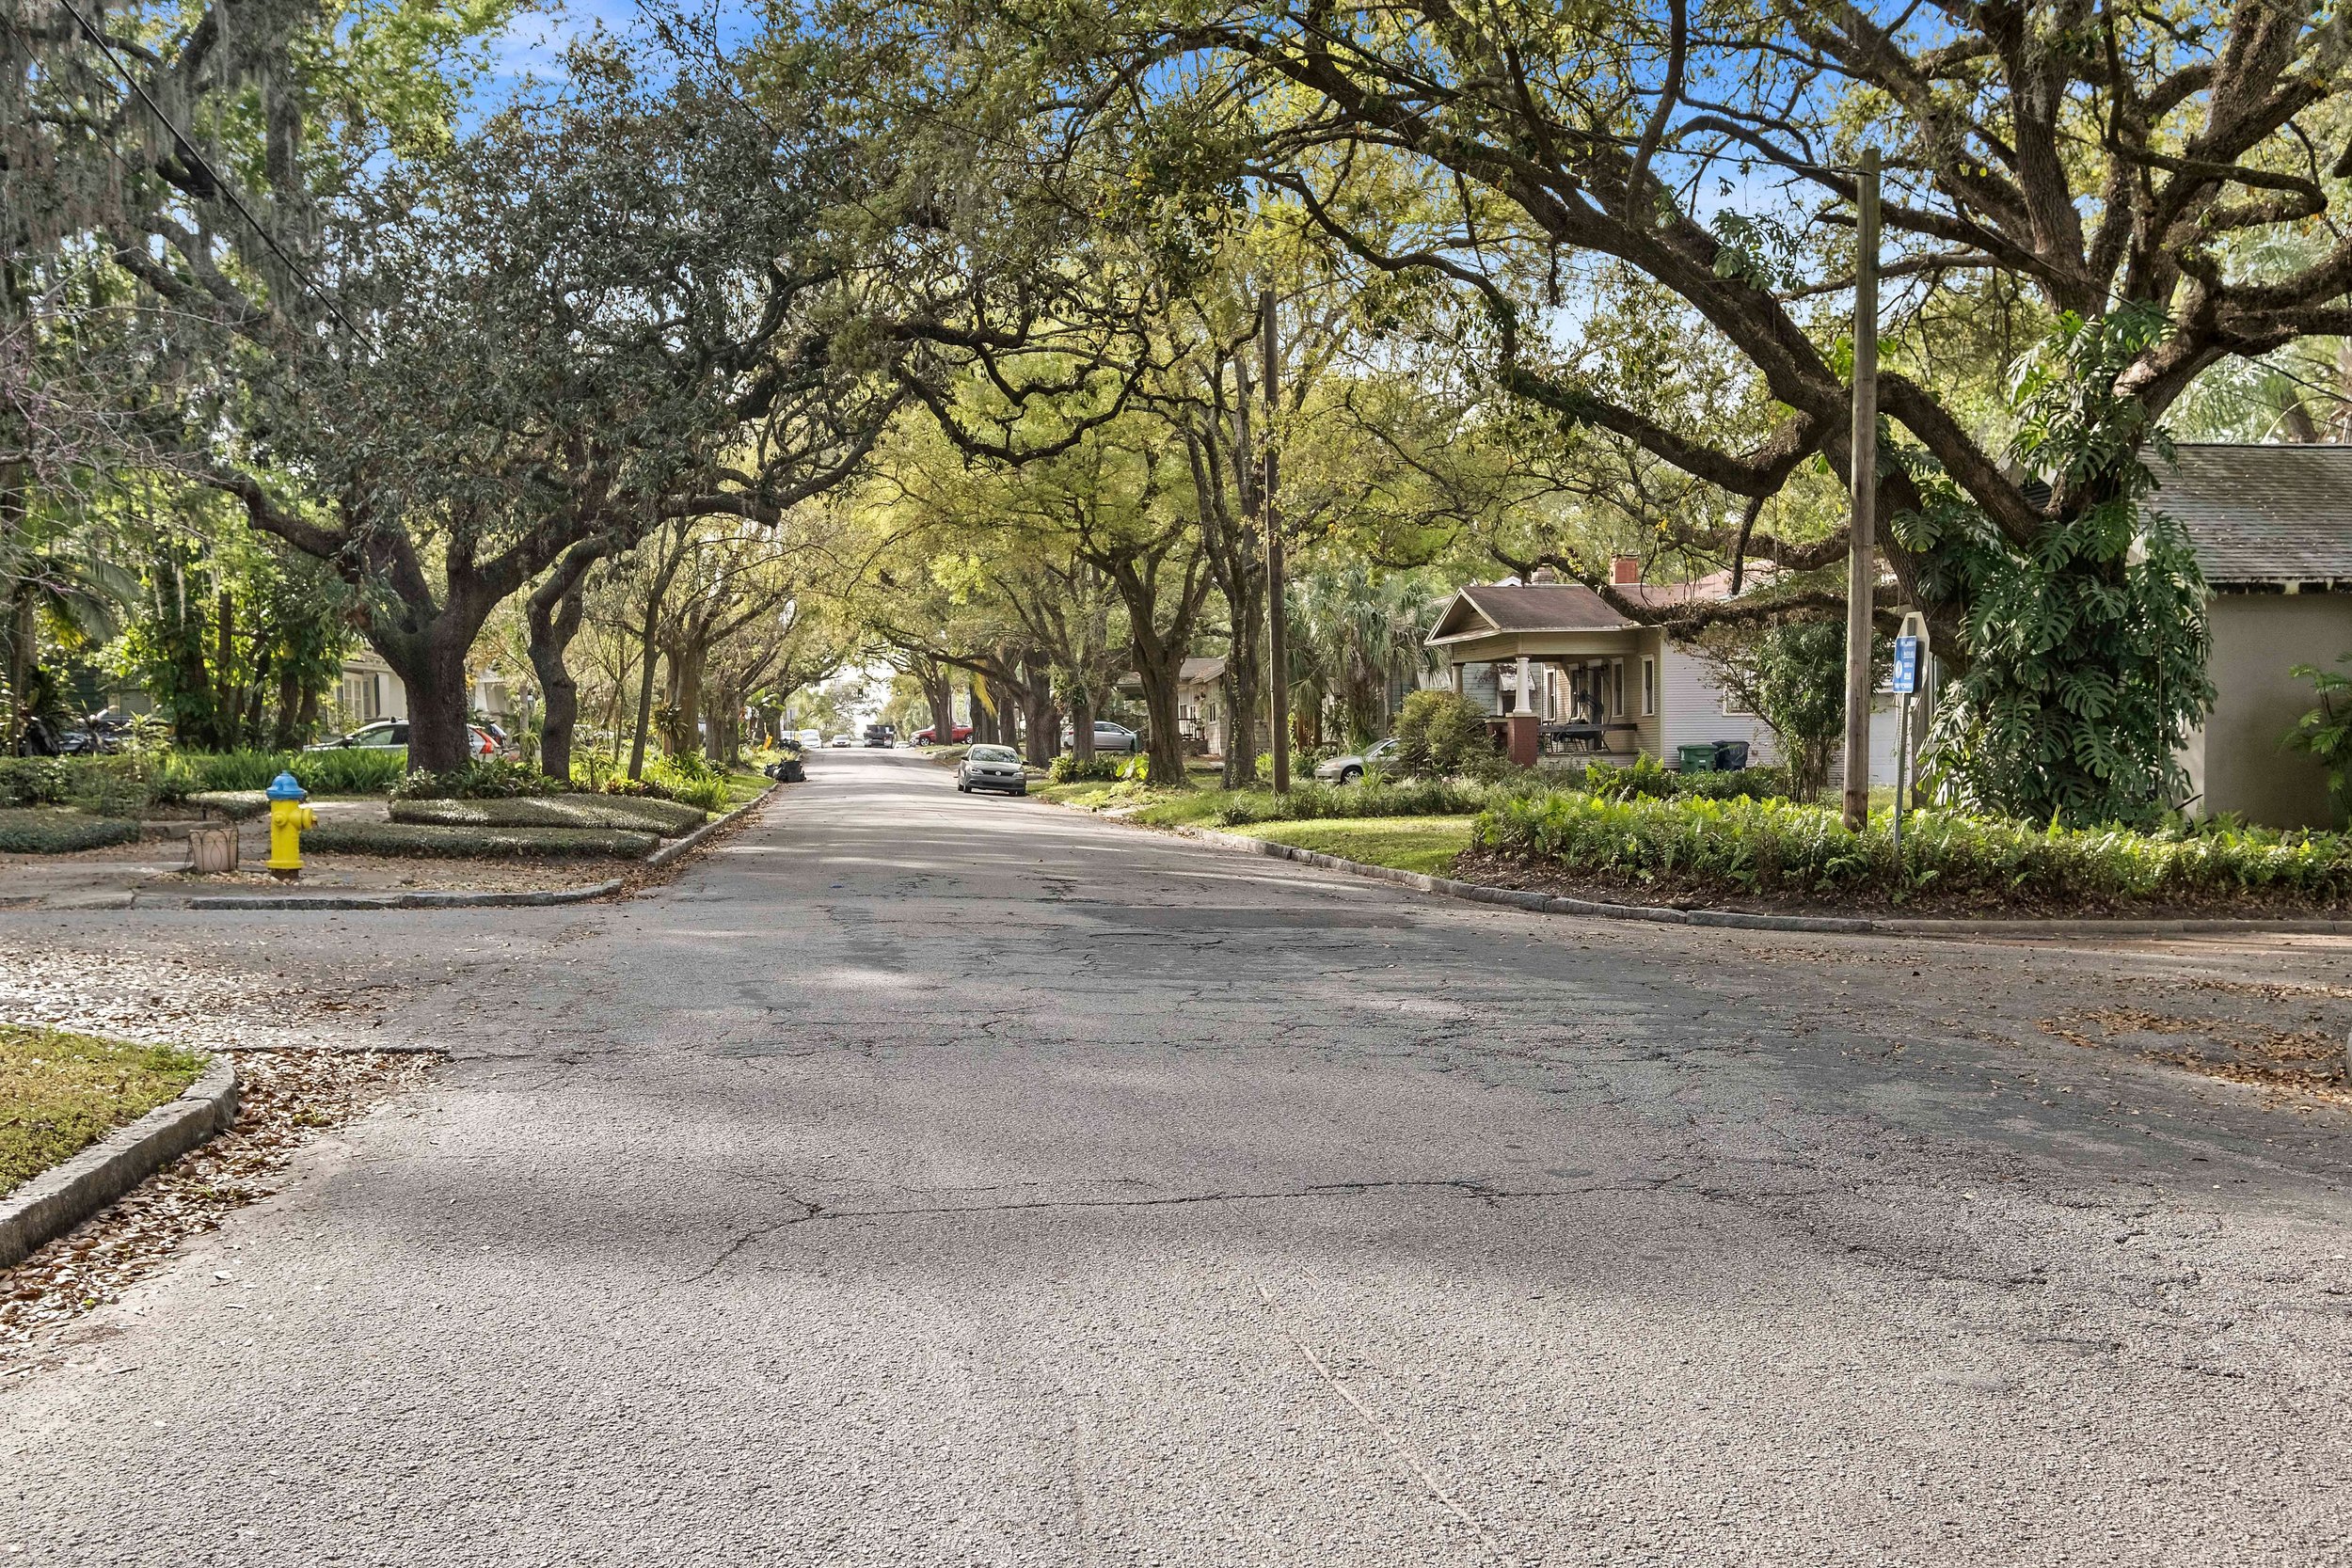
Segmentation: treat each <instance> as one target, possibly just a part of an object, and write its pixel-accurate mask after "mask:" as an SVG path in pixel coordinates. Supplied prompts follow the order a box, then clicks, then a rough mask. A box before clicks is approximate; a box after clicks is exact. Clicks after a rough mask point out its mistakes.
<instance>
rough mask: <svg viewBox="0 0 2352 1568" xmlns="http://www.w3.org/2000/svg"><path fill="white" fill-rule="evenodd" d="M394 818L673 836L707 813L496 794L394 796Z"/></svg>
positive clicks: (654, 803) (663, 803) (603, 798)
mask: <svg viewBox="0 0 2352 1568" xmlns="http://www.w3.org/2000/svg"><path fill="white" fill-rule="evenodd" d="M391 816H392V820H393V821H395V822H414V823H421V824H425V825H428V826H432V827H441V828H622V829H633V830H635V831H637V832H651V833H659V834H660V835H661V836H662V837H664V838H675V837H677V836H678V835H679V834H681V833H685V832H692V831H693V830H694V829H696V828H699V827H701V826H702V825H703V823H704V822H705V821H707V820H708V818H709V813H707V812H706V811H704V810H703V809H702V808H701V807H699V806H689V805H681V804H680V803H678V802H677V801H675V800H658V799H655V798H653V797H650V796H648V797H645V798H643V799H629V798H627V797H623V796H617V795H541V796H517V797H515V798H513V799H509V800H394V801H393V802H392V806H391Z"/></svg>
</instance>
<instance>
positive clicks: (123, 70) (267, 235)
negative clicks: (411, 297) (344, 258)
mask: <svg viewBox="0 0 2352 1568" xmlns="http://www.w3.org/2000/svg"><path fill="white" fill-rule="evenodd" d="M57 4H58V5H60V6H63V7H64V8H65V9H66V14H67V15H69V16H71V17H72V18H73V20H74V21H75V22H77V23H79V24H81V28H82V31H83V32H85V33H87V34H88V35H89V40H90V41H91V42H92V43H94V44H96V45H98V52H99V53H100V54H102V55H105V56H106V63H107V64H109V65H111V66H113V67H114V68H115V72H116V74H117V75H119V76H120V77H121V78H122V85H123V86H124V87H129V88H130V89H131V91H132V92H133V93H134V94H135V95H136V96H137V98H138V101H139V102H140V103H144V104H146V105H147V112H148V113H149V114H151V115H153V116H154V117H155V121H156V123H157V124H159V125H161V126H162V127H163V128H164V129H165V130H167V131H168V132H170V133H171V139H172V140H173V141H175V142H178V143H179V144H180V150H181V151H182V152H183V153H185V154H186V155H187V157H188V159H189V160H190V161H191V162H193V163H194V164H195V165H196V166H197V167H198V168H199V169H201V170H203V171H204V177H205V178H206V179H207V180H210V181H211V182H213V188H214V189H215V190H216V191H218V192H219V193H220V194H221V195H222V196H224V197H226V198H229V204H230V206H231V207H234V208H235V209H236V210H237V212H238V213H239V214H241V215H242V216H243V217H244V218H245V221H246V223H248V224H250V225H251V226H252V228H253V232H255V233H256V234H258V235H260V236H261V237H262V244H263V245H267V246H269V247H270V249H271V250H272V251H274V252H276V253H277V256H278V260H279V261H283V262H285V263H286V270H287V271H288V272H291V273H293V274H294V277H295V279H296V280H297V281H298V282H300V283H301V284H302V286H303V287H304V288H306V289H308V290H310V292H311V293H314V294H316V295H317V296H318V301H319V303H320V304H321V305H324V306H326V309H327V310H328V311H329V313H331V314H332V315H333V316H334V318H335V319H336V320H337V321H339V322H341V323H342V324H343V330H345V331H346V332H349V333H350V334H351V335H352V336H353V337H355V338H357V339H358V340H359V341H360V342H361V343H363V344H365V345H366V346H367V347H368V348H370V349H373V348H374V347H375V344H374V342H373V340H371V339H370V338H369V337H368V335H367V334H366V333H365V332H362V331H360V330H359V328H358V326H357V325H354V324H353V322H352V319H351V318H350V317H349V316H346V315H344V314H343V308H342V306H340V305H338V304H336V303H335V300H334V297H333V296H332V295H330V294H329V293H327V292H326V290H325V289H324V288H322V287H320V285H319V283H318V280H317V279H316V278H313V277H311V276H310V273H309V272H308V271H306V270H305V269H304V268H303V265H302V263H301V262H299V261H295V260H294V258H293V257H292V256H291V255H289V254H287V251H286V247H285V246H284V245H279V244H278V236H277V235H275V234H273V233H271V232H270V231H269V230H268V229H267V228H266V227H265V226H264V225H263V224H262V220H261V219H260V218H258V217H256V216H254V215H253V209H252V208H250V207H248V206H246V204H245V198H244V197H242V196H240V195H238V194H237V187H236V186H234V185H232V184H230V182H228V181H227V180H226V179H224V178H223V177H222V176H221V172H220V171H219V170H218V169H216V168H215V167H214V166H212V162H211V160H209V159H207V158H206V157H205V156H204V154H203V153H202V152H201V151H200V150H198V148H197V145H196V143H195V142H194V141H192V140H190V139H189V137H188V135H187V134H186V133H185V132H183V131H182V130H181V129H180V127H179V126H177V125H174V124H173V123H172V122H171V117H170V116H168V115H167V114H165V113H164V111H163V110H162V108H161V107H159V106H158V105H157V104H156V103H155V101H154V100H153V99H152V98H150V97H149V96H148V95H147V89H146V88H145V87H141V86H139V81H138V78H137V77H135V76H134V75H132V74H131V69H130V67H128V66H126V65H124V64H123V63H122V58H121V56H120V55H117V54H116V53H115V51H114V45H112V44H110V43H108V42H107V41H106V38H105V35H104V34H103V33H101V32H100V31H99V30H98V29H97V28H96V27H95V26H93V25H91V24H90V20H89V18H88V17H86V16H84V15H83V14H82V12H81V8H79V7H77V6H75V5H74V4H73V0H57Z"/></svg>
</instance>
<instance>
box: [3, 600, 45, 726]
mask: <svg viewBox="0 0 2352 1568" xmlns="http://www.w3.org/2000/svg"><path fill="white" fill-rule="evenodd" d="M36 608H37V607H36V605H35V603H34V599H33V592H32V589H31V587H30V586H29V585H25V584H19V585H18V587H17V590H16V602H15V603H14V604H12V605H10V606H9V609H8V752H9V753H10V754H14V753H15V752H18V751H20V750H22V749H23V747H24V735H25V731H26V729H27V728H28V727H29V726H30V724H31V722H32V718H33V655H34V652H35V650H34V647H33V639H34V637H35V635H36V634H37V633H38V631H39V628H40V623H39V622H38V621H37V620H36V619H35V617H34V611H35V609H36Z"/></svg>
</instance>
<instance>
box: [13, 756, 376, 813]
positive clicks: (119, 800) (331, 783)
mask: <svg viewBox="0 0 2352 1568" xmlns="http://www.w3.org/2000/svg"><path fill="white" fill-rule="evenodd" d="M407 766H408V753H407V752H406V750H405V749H403V748H386V749H366V748H358V747H353V748H348V749H342V750H337V751H331V752H151V753H149V754H146V755H143V756H140V755H131V754H120V755H115V756H100V757H5V758H0V806H56V805H66V804H75V805H83V806H87V807H90V808H92V809H96V810H100V811H103V812H107V813H112V814H116V815H125V816H127V815H135V814H136V813H138V812H141V811H144V810H145V809H146V808H147V807H148V806H150V805H152V804H153V803H154V802H156V801H157V800H185V799H186V798H187V797H189V796H191V795H201V794H212V793H216V792H219V791H223V790H231V791H234V790H255V789H266V788H268V787H269V785H270V783H271V781H273V780H275V779H276V778H277V777H278V774H280V773H283V772H289V771H291V772H292V773H293V774H294V779H295V782H297V783H299V784H301V785H302V787H303V788H305V789H307V790H310V792H311V793H312V794H314V795H381V794H383V793H385V792H386V791H387V790H389V789H390V788H391V786H392V785H393V784H397V783H399V782H400V780H401V778H402V777H403V776H404V774H405V772H406V770H407Z"/></svg>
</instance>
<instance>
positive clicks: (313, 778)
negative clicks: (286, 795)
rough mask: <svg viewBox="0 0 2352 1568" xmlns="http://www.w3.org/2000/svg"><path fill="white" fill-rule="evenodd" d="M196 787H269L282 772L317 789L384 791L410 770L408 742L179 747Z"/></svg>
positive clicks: (178, 761)
mask: <svg viewBox="0 0 2352 1568" xmlns="http://www.w3.org/2000/svg"><path fill="white" fill-rule="evenodd" d="M183 764H184V765H185V766H186V767H187V768H189V769H190V770H191V773H192V777H193V780H194V782H193V783H192V784H191V785H190V789H191V790H199V789H267V788H268V787H269V786H270V784H271V782H272V781H273V780H275V779H276V778H277V777H278V774H280V773H286V772H291V773H292V774H293V775H294V782H295V783H296V784H300V785H301V786H302V787H303V788H305V789H307V790H309V791H310V793H311V794H313V795H382V794H384V793H385V792H387V791H388V790H389V789H390V788H391V787H392V785H394V784H398V783H400V781H401V780H402V779H404V778H405V777H407V775H408V749H407V748H406V747H405V746H339V747H335V748H333V749H332V750H329V751H325V752H172V753H171V755H170V764H169V765H170V766H171V767H172V768H179V767H180V766H182V765H183Z"/></svg>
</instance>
